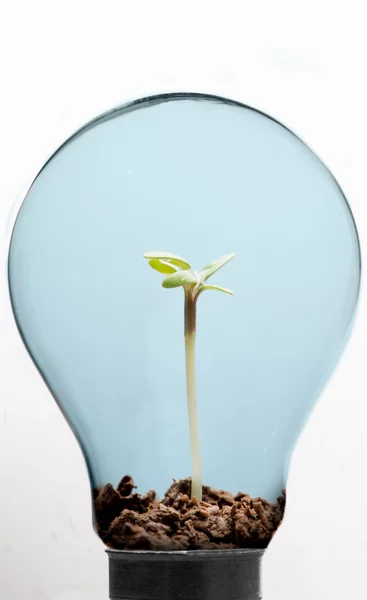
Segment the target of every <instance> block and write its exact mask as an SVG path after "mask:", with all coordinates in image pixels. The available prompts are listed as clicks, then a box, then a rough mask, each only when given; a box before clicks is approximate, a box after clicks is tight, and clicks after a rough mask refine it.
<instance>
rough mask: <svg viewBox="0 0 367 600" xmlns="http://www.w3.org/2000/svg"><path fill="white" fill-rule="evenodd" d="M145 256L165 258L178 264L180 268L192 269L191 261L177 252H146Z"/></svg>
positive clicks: (173, 263)
mask: <svg viewBox="0 0 367 600" xmlns="http://www.w3.org/2000/svg"><path fill="white" fill-rule="evenodd" d="M144 258H156V259H158V260H164V261H165V262H168V263H170V264H172V265H176V267H179V268H180V269H191V267H190V265H189V263H188V262H187V261H186V260H185V259H184V258H181V257H180V256H176V254H170V253H169V252H146V253H145V254H144Z"/></svg>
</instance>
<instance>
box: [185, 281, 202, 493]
mask: <svg viewBox="0 0 367 600" xmlns="http://www.w3.org/2000/svg"><path fill="white" fill-rule="evenodd" d="M195 334H196V298H195V296H194V294H193V292H192V290H191V289H190V288H189V289H187V288H186V289H185V352H186V393H187V408H188V415H189V429H190V446H191V497H192V498H194V497H195V498H196V499H197V500H198V501H199V502H200V501H201V500H202V497H203V482H202V470H201V452H200V436H199V422H198V413H197V402H196V377H195Z"/></svg>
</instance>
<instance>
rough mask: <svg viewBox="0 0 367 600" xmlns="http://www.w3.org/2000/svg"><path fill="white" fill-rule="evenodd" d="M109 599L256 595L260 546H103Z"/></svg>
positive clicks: (241, 598) (247, 598)
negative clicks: (169, 548) (158, 549)
mask: <svg viewBox="0 0 367 600" xmlns="http://www.w3.org/2000/svg"><path fill="white" fill-rule="evenodd" d="M107 554H108V557H109V579H110V600H173V599H175V598H177V599H179V600H229V599H230V600H261V598H262V595H261V561H262V557H263V554H264V550H260V549H238V550H237V549H236V550H192V551H187V552H186V551H181V552H179V551H177V552H154V551H144V550H142V551H139V550H134V551H129V550H111V549H108V550H107Z"/></svg>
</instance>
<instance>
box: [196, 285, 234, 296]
mask: <svg viewBox="0 0 367 600" xmlns="http://www.w3.org/2000/svg"><path fill="white" fill-rule="evenodd" d="M205 290H218V292H224V293H225V294H230V295H231V296H234V292H233V291H232V290H230V289H229V288H224V287H220V286H219V285H203V287H202V288H201V289H200V292H205Z"/></svg>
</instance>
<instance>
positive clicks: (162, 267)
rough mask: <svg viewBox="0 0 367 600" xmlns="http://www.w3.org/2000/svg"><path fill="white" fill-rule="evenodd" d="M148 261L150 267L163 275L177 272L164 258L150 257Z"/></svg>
mask: <svg viewBox="0 0 367 600" xmlns="http://www.w3.org/2000/svg"><path fill="white" fill-rule="evenodd" d="M148 263H149V264H150V266H151V267H152V269H155V270H156V271H158V272H159V273H164V274H165V275H167V274H169V273H176V272H177V269H176V268H175V267H173V266H172V265H170V264H169V263H168V262H165V261H164V260H159V259H158V258H151V259H150V260H149V261H148Z"/></svg>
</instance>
